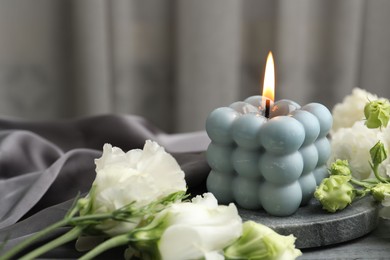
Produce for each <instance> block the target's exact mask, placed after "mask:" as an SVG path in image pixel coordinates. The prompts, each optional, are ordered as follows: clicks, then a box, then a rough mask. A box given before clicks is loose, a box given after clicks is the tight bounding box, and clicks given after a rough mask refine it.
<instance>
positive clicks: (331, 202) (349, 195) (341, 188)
mask: <svg viewBox="0 0 390 260" xmlns="http://www.w3.org/2000/svg"><path fill="white" fill-rule="evenodd" d="M350 180H351V176H343V175H331V176H330V177H329V178H325V179H323V180H322V182H321V184H320V186H318V187H317V189H316V191H315V192H314V197H315V198H316V199H317V200H318V201H319V202H320V203H321V204H322V208H323V209H325V210H327V211H329V212H336V211H337V210H342V209H344V208H345V207H346V206H348V205H349V204H351V203H352V201H353V199H354V198H355V189H354V187H353V186H352V184H351V183H349V181H350Z"/></svg>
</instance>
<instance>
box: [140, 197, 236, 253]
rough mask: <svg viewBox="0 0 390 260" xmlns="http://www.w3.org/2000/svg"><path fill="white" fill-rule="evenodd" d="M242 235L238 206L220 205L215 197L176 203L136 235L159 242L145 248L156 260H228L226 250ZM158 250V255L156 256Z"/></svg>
mask: <svg viewBox="0 0 390 260" xmlns="http://www.w3.org/2000/svg"><path fill="white" fill-rule="evenodd" d="M241 234H242V220H241V217H240V216H239V215H238V211H237V208H236V206H235V205H234V204H233V203H231V204H229V205H228V206H225V205H218V202H217V200H216V198H215V197H214V195H213V194H211V193H205V194H204V195H203V197H201V196H197V197H195V198H194V199H192V202H182V203H174V204H172V205H171V206H170V207H168V208H166V209H165V210H164V211H162V212H160V213H159V215H157V216H156V218H155V220H154V221H153V222H152V223H151V224H150V228H149V227H145V228H143V229H141V230H140V231H139V232H137V231H136V232H135V233H134V234H133V236H134V239H135V240H138V241H140V243H141V245H145V243H144V242H143V240H145V241H146V242H147V241H152V240H153V241H156V244H157V247H155V246H150V245H149V246H148V247H147V248H144V252H146V251H149V252H147V253H148V254H149V255H150V256H151V257H152V258H153V259H154V258H156V257H160V258H161V259H168V260H175V259H177V260H182V259H207V260H214V259H215V260H216V259H224V257H223V249H224V248H225V247H227V246H228V245H230V244H231V243H233V242H234V241H235V240H236V239H237V238H239V237H240V236H241ZM156 249H157V250H158V252H156Z"/></svg>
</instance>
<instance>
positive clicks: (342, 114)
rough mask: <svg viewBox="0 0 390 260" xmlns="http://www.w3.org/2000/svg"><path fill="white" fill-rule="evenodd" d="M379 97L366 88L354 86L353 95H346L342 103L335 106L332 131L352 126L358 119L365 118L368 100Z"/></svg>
mask: <svg viewBox="0 0 390 260" xmlns="http://www.w3.org/2000/svg"><path fill="white" fill-rule="evenodd" d="M377 99H378V97H377V96H376V95H373V94H371V93H369V92H367V91H366V90H363V89H360V88H354V89H353V90H352V94H351V95H348V96H346V97H345V98H344V100H343V102H342V103H339V104H336V105H335V106H334V108H333V110H332V115H333V127H332V132H333V133H334V132H336V131H337V130H338V129H340V128H349V127H352V126H353V124H354V123H355V122H356V121H362V120H364V106H365V105H366V103H367V102H368V101H373V100H377Z"/></svg>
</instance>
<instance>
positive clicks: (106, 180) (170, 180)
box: [92, 140, 186, 235]
mask: <svg viewBox="0 0 390 260" xmlns="http://www.w3.org/2000/svg"><path fill="white" fill-rule="evenodd" d="M95 164H96V179H95V181H94V183H93V195H92V196H93V197H92V199H93V204H92V207H93V208H92V212H93V213H108V212H112V211H114V210H116V209H119V208H122V207H124V206H126V205H128V204H129V203H134V206H135V207H142V206H145V205H148V204H149V203H151V202H154V201H156V200H158V199H162V198H164V197H166V196H168V195H170V194H172V193H174V192H178V191H185V190H186V182H185V180H184V172H183V171H182V170H181V168H180V166H179V164H178V163H177V162H176V160H175V158H173V157H172V156H171V155H170V154H168V153H167V152H165V150H164V148H163V147H161V146H159V145H158V144H157V143H156V142H153V141H150V140H148V141H146V143H145V146H144V148H143V150H140V149H134V150H131V151H129V152H127V153H125V152H123V151H122V150H121V149H120V148H118V147H112V146H111V145H110V144H105V145H104V147H103V155H102V157H101V158H99V159H96V160H95ZM136 225H137V221H136V220H134V223H129V222H117V221H106V222H104V224H102V225H99V226H98V228H100V229H102V230H103V231H104V232H106V233H107V234H109V235H115V234H118V233H124V232H126V231H129V230H131V229H132V228H134V227H135V226H136Z"/></svg>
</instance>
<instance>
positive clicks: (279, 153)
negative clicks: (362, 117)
mask: <svg viewBox="0 0 390 260" xmlns="http://www.w3.org/2000/svg"><path fill="white" fill-rule="evenodd" d="M265 71H266V72H265V77H264V85H263V95H262V96H252V97H249V98H247V99H246V100H244V101H239V102H235V103H233V104H231V105H230V106H229V107H220V108H217V109H215V110H214V111H212V112H211V113H210V115H209V116H208V118H207V121H206V131H207V134H208V135H209V137H210V139H211V141H212V142H211V143H210V145H209V147H208V149H207V153H206V156H207V161H208V163H209V165H210V167H211V172H210V174H209V176H208V179H207V189H208V190H209V191H210V192H212V193H213V194H214V195H215V197H216V198H217V199H218V200H219V201H220V202H222V203H230V202H236V203H237V204H238V205H239V206H241V207H242V208H246V209H253V210H256V209H260V208H263V209H264V210H265V211H266V212H268V213H269V214H271V215H275V216H288V215H291V214H293V213H294V212H295V211H296V210H297V209H298V208H299V207H300V206H303V205H306V204H307V203H308V202H309V201H310V199H311V198H312V197H313V193H314V191H315V188H316V186H317V185H318V184H319V183H320V182H321V180H322V179H323V178H324V177H325V176H327V169H326V161H327V160H328V158H329V155H330V144H329V141H328V139H327V137H326V136H327V134H328V132H329V130H330V128H331V127H332V122H333V119H332V115H331V113H330V111H329V110H328V109H327V108H326V107H325V106H323V105H321V104H319V103H310V104H307V105H305V106H303V107H301V106H300V105H299V104H297V103H296V102H294V101H291V100H287V99H283V100H279V101H277V102H275V103H274V102H273V100H274V86H275V76H274V75H275V74H274V65H273V59H272V54H271V53H270V54H269V55H268V58H267V65H266V70H265Z"/></svg>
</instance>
